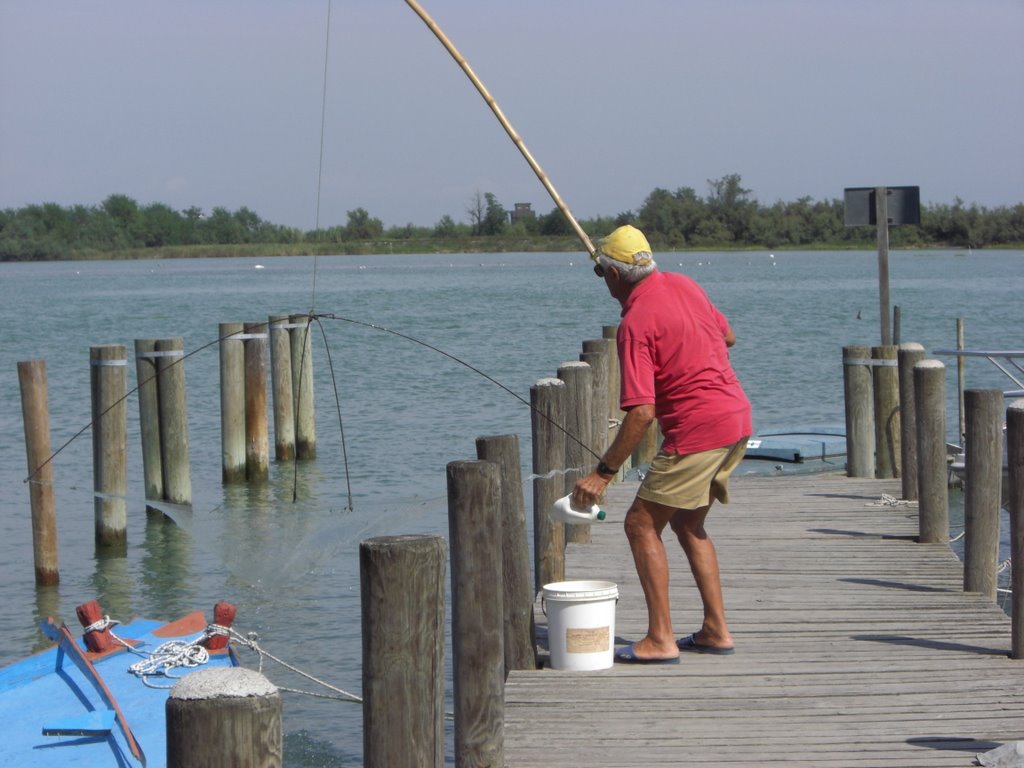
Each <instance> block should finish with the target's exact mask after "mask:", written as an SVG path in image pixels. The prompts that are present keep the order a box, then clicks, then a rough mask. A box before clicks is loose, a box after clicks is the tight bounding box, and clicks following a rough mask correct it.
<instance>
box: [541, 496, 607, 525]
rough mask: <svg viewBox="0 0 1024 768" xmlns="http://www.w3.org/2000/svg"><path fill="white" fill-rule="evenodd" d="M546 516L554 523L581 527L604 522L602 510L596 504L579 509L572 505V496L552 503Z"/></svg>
mask: <svg viewBox="0 0 1024 768" xmlns="http://www.w3.org/2000/svg"><path fill="white" fill-rule="evenodd" d="M548 516H549V517H550V518H551V519H552V520H553V521H554V522H556V523H570V524H571V525H583V524H585V523H593V522H597V521H599V520H604V510H603V509H601V508H599V507H598V506H597V504H593V505H592V506H590V507H588V508H585V509H580V508H579V507H577V506H574V505H573V503H572V494H569V495H568V496H563V497H562V498H560V499H559V500H558V501H556V502H555V503H554V505H553V506H552V507H551V511H550V512H549V513H548Z"/></svg>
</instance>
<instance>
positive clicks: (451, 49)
mask: <svg viewBox="0 0 1024 768" xmlns="http://www.w3.org/2000/svg"><path fill="white" fill-rule="evenodd" d="M405 2H406V4H408V6H409V7H410V8H412V9H413V10H414V11H415V12H416V15H417V16H419V17H420V18H421V19H423V22H424V23H425V24H426V25H427V26H428V27H430V30H431V31H432V32H433V33H434V35H435V36H436V37H437V39H438V40H440V41H441V45H443V46H444V47H445V48H446V49H447V50H448V53H450V54H451V55H452V58H453V59H455V61H456V62H457V63H458V65H459V66H460V67H462V71H463V72H465V73H466V77H468V78H469V79H470V81H471V82H472V83H473V85H474V86H475V87H476V89H477V91H478V92H479V93H480V95H481V96H483V98H484V101H486V102H487V105H488V106H489V107H490V108H491V111H492V112H493V113H494V116H495V117H496V118H498V122H499V123H501V126H502V127H503V128H504V129H505V133H507V134H508V136H509V138H510V139H512V142H513V143H514V144H515V145H516V146H517V147H518V148H519V151H520V152H521V153H522V155H523V157H524V158H526V162H528V163H529V164H530V167H531V168H532V169H533V172H534V173H535V174H537V178H538V179H540V183H541V184H543V185H544V189H546V190H547V191H548V194H549V195H551V199H552V200H554V201H555V205H557V206H558V210H560V211H561V212H562V215H563V216H565V218H566V219H567V220H568V222H569V224H570V225H571V226H572V228H573V230H574V231H575V232H576V236H577V237H578V238H579V239H580V242H582V243H583V247H584V248H586V249H587V253H588V254H590V256H591V258H593V256H594V251H595V249H594V244H593V243H591V242H590V238H589V237H587V233H586V232H584V231H583V227H581V226H580V225H579V222H577V221H576V218H575V217H574V216H573V215H572V211H570V210H569V206H567V205H566V204H565V202H564V201H563V200H562V198H561V196H560V195H559V194H558V191H557V190H556V189H555V187H554V185H553V184H552V183H551V181H550V180H549V179H548V177H547V174H545V173H544V170H543V169H542V168H541V167H540V165H538V164H537V161H536V160H534V159H533V155H531V154H530V150H528V149H527V148H526V145H525V144H524V143H523V139H522V137H520V135H519V134H518V133H516V131H515V129H514V128H513V127H512V125H511V123H509V121H508V119H507V118H506V117H505V115H504V114H503V113H502V111H501V107H499V106H498V102H497V101H495V100H494V97H493V96H491V94H490V92H489V91H488V90H487V88H486V87H484V84H483V83H482V82H480V78H479V77H477V76H476V73H475V72H473V69H472V67H470V66H469V62H467V61H466V58H465V57H464V56H463V55H462V54H461V53H459V52H458V50H456V48H455V46H454V45H452V42H451V40H449V39H448V37H447V36H446V35H445V33H444V32H442V31H441V28H440V27H439V26H438V25H437V22H435V21H434V20H433V19H432V18H430V15H429V14H428V13H427V12H426V11H425V10H423V6H421V5H420V4H419V3H418V2H416V0H405Z"/></svg>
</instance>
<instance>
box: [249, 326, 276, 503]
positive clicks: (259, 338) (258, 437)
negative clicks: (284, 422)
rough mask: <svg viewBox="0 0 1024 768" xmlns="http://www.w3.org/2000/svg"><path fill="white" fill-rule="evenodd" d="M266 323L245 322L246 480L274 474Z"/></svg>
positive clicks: (261, 479)
mask: <svg viewBox="0 0 1024 768" xmlns="http://www.w3.org/2000/svg"><path fill="white" fill-rule="evenodd" d="M266 330H267V329H266V326H265V325H264V324H263V323H245V334H244V336H245V339H244V342H245V479H246V480H248V481H249V482H250V483H252V482H265V481H266V480H267V479H268V478H269V477H270V438H269V435H268V429H267V332H266Z"/></svg>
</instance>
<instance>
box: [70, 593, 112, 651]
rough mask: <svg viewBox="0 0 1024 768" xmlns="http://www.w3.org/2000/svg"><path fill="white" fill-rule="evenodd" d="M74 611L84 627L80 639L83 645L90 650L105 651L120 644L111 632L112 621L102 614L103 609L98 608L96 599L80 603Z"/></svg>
mask: <svg viewBox="0 0 1024 768" xmlns="http://www.w3.org/2000/svg"><path fill="white" fill-rule="evenodd" d="M75 613H77V614H78V620H79V621H80V622H81V624H82V626H83V627H84V628H85V634H84V635H83V636H82V640H84V641H85V647H86V648H88V649H89V650H90V651H92V652H93V653H106V652H107V651H112V650H114V649H115V648H117V647H118V646H119V645H120V644H119V643H118V642H117V640H115V639H114V637H113V635H112V634H111V632H110V627H111V626H112V622H111V621H110V620H109V618H108V617H107V616H104V615H103V609H102V608H100V604H99V602H98V601H96V600H90V601H89V602H87V603H82V604H81V605H80V606H78V607H77V608H75Z"/></svg>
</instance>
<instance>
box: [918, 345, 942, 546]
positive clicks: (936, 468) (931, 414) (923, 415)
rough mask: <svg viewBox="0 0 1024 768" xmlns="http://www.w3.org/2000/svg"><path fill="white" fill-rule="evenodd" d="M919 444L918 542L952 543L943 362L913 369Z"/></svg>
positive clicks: (921, 364) (931, 362)
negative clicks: (950, 535)
mask: <svg viewBox="0 0 1024 768" xmlns="http://www.w3.org/2000/svg"><path fill="white" fill-rule="evenodd" d="M913 376H914V400H915V404H914V416H915V420H916V425H915V426H916V429H915V439H916V441H917V499H918V503H917V515H918V541H919V542H921V543H922V544H942V543H945V542H948V541H949V479H948V478H949V467H948V466H947V465H946V366H945V365H944V364H943V363H942V362H941V361H940V360H922V361H921V362H919V363H917V364H915V365H914V373H913Z"/></svg>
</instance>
